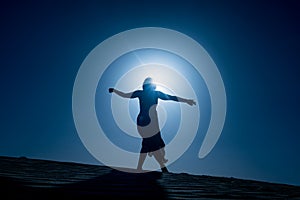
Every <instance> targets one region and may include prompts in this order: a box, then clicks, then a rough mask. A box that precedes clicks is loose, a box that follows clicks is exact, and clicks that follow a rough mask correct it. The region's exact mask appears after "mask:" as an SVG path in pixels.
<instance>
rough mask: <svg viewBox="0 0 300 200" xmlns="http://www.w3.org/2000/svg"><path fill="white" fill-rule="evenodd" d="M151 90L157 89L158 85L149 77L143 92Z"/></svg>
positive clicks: (144, 84)
mask: <svg viewBox="0 0 300 200" xmlns="http://www.w3.org/2000/svg"><path fill="white" fill-rule="evenodd" d="M149 89H151V90H155V89H156V85H155V84H154V83H153V80H152V78H151V77H147V78H146V79H145V80H144V83H143V90H149Z"/></svg>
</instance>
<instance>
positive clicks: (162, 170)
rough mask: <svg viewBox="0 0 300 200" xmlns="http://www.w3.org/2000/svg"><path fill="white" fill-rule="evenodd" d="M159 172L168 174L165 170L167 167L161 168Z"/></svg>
mask: <svg viewBox="0 0 300 200" xmlns="http://www.w3.org/2000/svg"><path fill="white" fill-rule="evenodd" d="M161 172H163V173H166V172H169V170H168V169H167V167H163V168H161Z"/></svg>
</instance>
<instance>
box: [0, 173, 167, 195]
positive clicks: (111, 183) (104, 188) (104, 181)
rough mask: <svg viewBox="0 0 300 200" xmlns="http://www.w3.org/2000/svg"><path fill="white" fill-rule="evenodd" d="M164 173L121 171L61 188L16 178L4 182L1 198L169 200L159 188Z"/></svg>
mask: <svg viewBox="0 0 300 200" xmlns="http://www.w3.org/2000/svg"><path fill="white" fill-rule="evenodd" d="M160 177H161V173H160V172H148V173H142V174H138V173H126V172H121V171H117V170H112V171H111V172H109V173H107V174H105V175H101V176H98V177H95V178H92V179H88V180H84V181H79V182H76V183H71V184H64V185H60V186H57V187H50V188H49V187H30V186H28V183H25V182H22V181H20V180H17V179H13V178H7V177H5V178H3V177H1V178H0V182H1V183H0V187H1V190H3V191H1V194H2V195H5V196H6V195H8V197H9V198H10V199H11V198H14V199H16V198H20V199H21V198H22V199H26V198H29V199H44V198H49V197H50V198H58V197H60V198H61V197H62V198H68V199H69V198H72V199H74V198H80V199H96V198H97V199H102V198H103V199H167V195H166V192H165V191H164V190H163V188H162V187H161V186H159V184H158V182H157V180H158V179H160Z"/></svg>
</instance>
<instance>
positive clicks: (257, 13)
mask: <svg viewBox="0 0 300 200" xmlns="http://www.w3.org/2000/svg"><path fill="white" fill-rule="evenodd" d="M299 9H300V6H299V5H297V2H296V1H280V2H279V1H278V2H277V1H178V2H173V1H163V2H162V1H136V2H134V1H130V3H128V2H125V1H107V2H104V3H103V2H101V1H62V2H60V1H41V2H40V1H28V2H26V3H25V2H21V1H20V2H17V1H7V2H6V3H5V2H1V6H0V25H1V31H0V36H1V45H0V47H1V48H0V50H1V54H0V55H1V73H0V74H1V79H0V81H1V84H0V91H1V104H0V105H1V115H0V116H1V119H0V120H1V135H0V155H3V156H27V157H31V158H41V159H51V160H59V161H74V162H82V163H94V164H95V163H98V161H97V160H96V159H94V158H93V157H92V156H91V155H90V154H89V153H88V152H87V150H86V149H85V147H84V146H83V144H82V143H81V141H80V139H79V137H78V135H77V133H76V129H75V125H74V122H73V116H72V89H73V83H74V80H75V77H76V73H77V71H78V69H79V67H80V65H81V63H82V62H83V60H84V58H85V57H86V56H87V55H88V53H89V52H90V51H91V50H92V49H93V48H94V47H95V46H97V45H98V44H99V43H100V42H102V41H103V40H105V39H107V38H108V37H110V36H112V35H114V34H117V33H119V32H121V31H125V30H128V29H132V28H137V27H147V26H157V27H164V28H170V29H174V30H177V31H180V32H182V33H184V34H186V35H188V36H190V37H192V38H193V39H195V40H196V41H198V42H199V43H200V44H201V45H202V46H203V47H204V48H205V49H206V51H207V52H208V53H209V54H210V56H211V57H212V58H213V60H214V62H215V63H216V65H217V66H218V68H219V71H220V73H221V75H222V77H223V81H224V84H225V88H226V94H227V108H228V111H227V117H226V121H225V126H224V130H223V132H222V135H221V137H220V139H219V141H218V143H217V144H216V146H215V148H214V149H213V151H212V152H211V153H210V154H209V155H208V156H207V157H206V158H204V159H203V160H200V159H198V157H197V154H196V153H194V152H196V151H195V150H196V149H197V150H198V148H199V146H197V145H194V146H191V147H190V149H189V150H188V151H187V152H186V154H184V155H183V157H182V158H181V159H180V160H179V161H178V163H177V164H176V163H174V164H173V165H172V166H170V169H171V170H174V171H182V172H189V173H195V174H208V175H218V176H233V177H240V178H248V179H256V180H266V181H272V182H282V183H290V184H297V185H300V170H299V169H300V159H299V158H300V156H299V155H298V153H300V126H299V121H300V117H299V116H300V115H299V113H300V106H299V102H300V93H299V92H300V84H299V80H298V78H299V75H300V73H299V72H300V60H299V52H300V39H299V35H300V23H299V20H300V13H299ZM182 163H185V164H182Z"/></svg>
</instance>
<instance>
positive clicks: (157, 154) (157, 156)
mask: <svg viewBox="0 0 300 200" xmlns="http://www.w3.org/2000/svg"><path fill="white" fill-rule="evenodd" d="M153 155H154V158H155V159H156V161H157V162H158V163H159V165H160V168H161V170H162V172H168V169H167V167H166V166H165V163H164V159H165V158H164V157H163V154H162V151H161V149H159V150H157V151H154V152H153Z"/></svg>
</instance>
